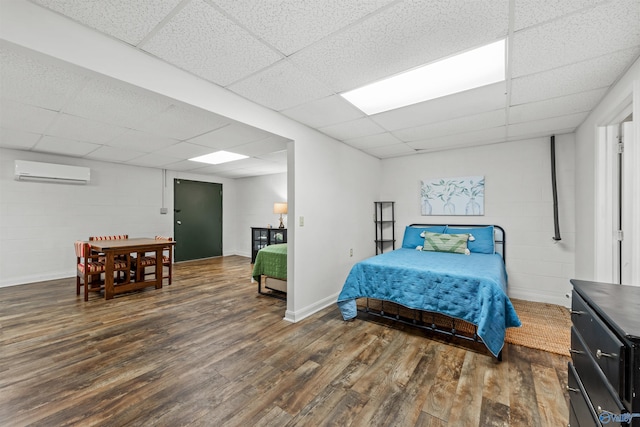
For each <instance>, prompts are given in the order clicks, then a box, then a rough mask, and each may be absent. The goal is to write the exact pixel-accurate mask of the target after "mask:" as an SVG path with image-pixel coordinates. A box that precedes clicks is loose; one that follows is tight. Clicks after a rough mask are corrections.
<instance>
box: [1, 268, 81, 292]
mask: <svg viewBox="0 0 640 427" xmlns="http://www.w3.org/2000/svg"><path fill="white" fill-rule="evenodd" d="M69 277H75V272H74V271H56V272H53V273H46V274H34V275H30V276H20V277H12V278H10V279H0V288H5V287H8V286H17V285H26V284H29V283H35V282H45V281H47V280H58V279H66V278H69Z"/></svg>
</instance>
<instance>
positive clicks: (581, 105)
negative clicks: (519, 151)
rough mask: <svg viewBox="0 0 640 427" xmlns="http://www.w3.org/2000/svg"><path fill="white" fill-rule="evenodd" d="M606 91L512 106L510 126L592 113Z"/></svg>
mask: <svg viewBox="0 0 640 427" xmlns="http://www.w3.org/2000/svg"><path fill="white" fill-rule="evenodd" d="M606 91H607V89H606V88H602V89H596V90H591V91H588V92H580V93H576V94H572V95H568V96H561V97H559V98H551V99H545V100H544V101H538V102H531V103H528V104H520V105H515V106H512V107H510V108H509V124H514V123H522V122H528V121H532V120H539V119H546V118H551V117H556V116H564V115H568V114H574V113H579V112H585V111H591V109H592V108H593V107H595V106H596V105H597V104H598V102H599V101H600V100H601V99H602V97H603V96H604V94H605V93H606Z"/></svg>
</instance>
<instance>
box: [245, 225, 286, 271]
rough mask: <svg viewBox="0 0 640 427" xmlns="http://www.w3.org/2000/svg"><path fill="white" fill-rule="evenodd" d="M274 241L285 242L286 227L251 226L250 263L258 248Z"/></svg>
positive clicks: (254, 259)
mask: <svg viewBox="0 0 640 427" xmlns="http://www.w3.org/2000/svg"><path fill="white" fill-rule="evenodd" d="M276 243H287V229H286V228H266V227H251V264H253V263H254V262H255V261H256V256H257V255H258V251H259V250H260V249H262V248H264V247H265V246H269V245H275V244H276Z"/></svg>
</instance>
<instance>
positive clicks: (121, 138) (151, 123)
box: [0, 0, 640, 178]
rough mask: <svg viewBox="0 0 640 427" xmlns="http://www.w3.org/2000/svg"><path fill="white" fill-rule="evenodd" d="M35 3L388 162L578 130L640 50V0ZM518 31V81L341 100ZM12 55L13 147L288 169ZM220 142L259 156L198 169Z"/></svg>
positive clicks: (200, 125)
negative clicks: (387, 101)
mask: <svg viewBox="0 0 640 427" xmlns="http://www.w3.org/2000/svg"><path fill="white" fill-rule="evenodd" d="M30 1H31V2H32V3H34V4H37V5H40V6H42V7H44V8H48V9H50V10H51V11H53V12H54V13H59V14H62V15H65V16H67V17H69V18H70V19H73V20H75V21H77V22H79V23H81V24H83V25H85V26H87V27H89V28H91V29H93V30H94V31H99V32H103V33H105V34H107V35H108V36H110V37H113V38H116V39H119V40H121V41H122V42H123V43H127V44H129V45H131V46H132V48H134V49H138V50H140V51H141V52H144V53H145V54H150V55H153V56H156V57H158V58H159V59H161V60H163V61H166V62H168V63H170V64H172V65H174V66H176V67H178V68H181V69H183V70H185V71H187V72H189V73H192V74H194V75H196V76H198V77H200V78H203V79H205V80H208V81H210V82H211V83H212V84H216V85H219V86H222V87H225V88H227V89H228V90H230V91H233V92H235V93H237V94H238V95H240V96H242V97H244V98H247V99H249V100H251V101H253V102H256V103H258V104H261V105H263V106H265V107H267V108H270V109H273V110H275V111H279V112H281V113H282V114H284V115H286V116H287V117H289V118H291V119H293V120H296V121H299V122H301V123H303V124H306V125H307V126H309V127H312V128H316V129H318V130H319V131H320V132H323V133H326V134H327V135H329V136H332V137H334V138H336V139H338V140H341V141H343V142H344V143H346V144H349V145H351V146H353V147H355V148H357V149H359V150H362V151H364V152H366V153H369V154H371V155H373V156H376V157H379V158H386V157H394V156H405V155H411V154H415V153H420V152H423V151H434V150H444V149H449V148H458V147H466V146H475V145H483V144H492V143H497V142H503V141H507V140H517V139H526V138H533V137H538V136H545V135H551V134H554V133H556V134H557V133H564V132H572V131H573V130H575V128H576V127H577V126H578V125H579V124H580V123H581V122H582V121H583V120H584V118H585V117H586V115H587V114H588V112H589V111H590V110H591V109H592V108H593V107H594V106H595V105H597V103H598V102H599V101H600V100H601V99H602V96H604V94H605V93H606V91H607V88H608V87H609V86H610V85H611V84H612V83H614V82H615V81H616V79H617V78H618V77H619V76H620V75H621V74H622V73H623V72H624V71H625V70H626V69H627V68H628V67H629V66H630V65H631V64H632V63H633V62H634V61H635V60H636V59H637V58H638V56H639V55H640V25H638V22H640V0H547V1H543V2H541V1H539V0H478V1H473V2H470V1H468V0H451V1H447V2H426V1H423V0H281V1H277V2H275V1H254V0H167V1H158V0H139V1H136V2H131V1H127V0H105V1H100V2H92V1H87V0H30ZM510 8H512V9H511V10H510ZM507 36H510V37H509V39H508V43H509V57H508V59H509V67H508V69H507V71H508V75H507V81H506V82H503V83H497V84H493V85H489V86H486V87H483V88H478V89H473V90H469V91H466V92H463V93H459V94H454V95H450V96H446V97H442V98H439V99H435V100H431V101H426V102H423V103H419V104H416V105H412V106H407V107H404V108H400V109H397V110H393V111H388V112H383V113H379V114H375V115H372V116H366V115H365V114H364V113H363V112H361V111H360V110H358V109H357V108H355V107H354V106H352V105H351V104H350V103H348V102H347V101H345V100H344V99H343V98H342V97H340V96H338V95H339V94H340V93H341V92H343V91H346V90H349V89H354V88H357V87H360V86H362V85H364V84H367V83H370V82H372V81H375V80H378V79H380V78H382V77H387V76H390V75H393V74H396V73H398V72H401V71H404V70H406V69H410V68H413V67H416V66H419V65H422V64H424V63H427V62H431V61H435V60H437V59H440V58H444V57H447V56H451V55H454V54H457V53H460V52H463V51H466V50H469V49H472V48H474V47H478V46H480V45H483V44H486V43H489V42H492V41H495V40H498V39H500V38H504V37H507ZM0 61H1V62H0V64H1V65H2V72H1V73H0V74H1V80H0V82H1V83H2V85H1V87H0V97H1V98H0V100H1V103H0V104H1V105H0V107H1V109H0V112H1V113H2V117H0V126H1V132H0V146H1V147H10V148H18V149H26V150H33V151H46V152H54V153H59V154H65V155H72V156H79V157H87V158H92V159H100V160H105V161H113V162H119V163H128V164H134V165H141V166H149V167H161V168H168V169H174V170H180V171H197V172H198V173H212V174H217V175H221V176H226V177H231V178H234V177H243V176H252V175H260V174H266V173H277V172H282V171H284V170H286V152H285V150H286V144H287V140H286V139H284V138H281V137H278V136H275V135H271V134H269V133H267V132H264V131H261V130H257V129H253V128H251V127H249V126H246V125H244V124H241V123H236V122H234V121H232V120H229V119H227V118H225V117H222V116H219V115H216V114H213V113H209V112H206V111H203V110H200V109H198V108H195V107H193V106H189V105H185V104H183V103H180V102H177V101H175V100H172V99H168V98H164V97H161V96H158V95H156V94H152V93H150V92H148V91H145V90H142V89H140V88H137V87H133V86H131V85H127V84H124V83H122V82H118V81H115V80H112V79H107V78H105V77H103V76H99V75H97V74H93V73H89V72H87V71H84V70H80V69H78V68H77V67H73V66H71V65H69V64H66V63H63V62H62V61H58V60H56V59H52V58H46V57H44V56H42V55H38V54H35V53H33V52H30V51H28V50H26V49H24V48H21V47H18V46H15V45H13V44H11V43H8V42H2V41H0ZM215 149H227V150H230V151H236V152H239V153H242V154H245V155H248V156H250V157H251V158H250V159H246V160H241V161H236V162H232V163H229V164H227V165H218V166H207V165H205V164H198V163H194V162H189V161H188V160H186V159H188V158H190V157H193V156H196V155H201V154H206V153H209V152H211V151H213V150H215ZM271 153H273V154H271Z"/></svg>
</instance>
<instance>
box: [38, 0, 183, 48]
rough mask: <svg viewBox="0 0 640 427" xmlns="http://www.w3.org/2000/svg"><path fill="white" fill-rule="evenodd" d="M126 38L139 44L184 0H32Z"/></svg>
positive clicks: (118, 36)
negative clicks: (88, 0)
mask: <svg viewBox="0 0 640 427" xmlns="http://www.w3.org/2000/svg"><path fill="white" fill-rule="evenodd" d="M32 1H33V2H34V3H37V4H40V5H42V6H44V7H47V8H49V9H51V10H55V11H57V12H59V13H61V14H63V15H66V16H68V17H70V18H72V19H74V20H76V21H78V22H80V23H82V24H85V25H87V26H89V27H91V28H95V29H96V30H98V31H101V32H103V33H106V34H110V35H112V36H114V37H116V38H119V39H121V40H124V41H125V42H127V43H129V44H132V45H136V44H138V43H139V42H140V41H141V40H142V39H143V38H144V37H145V36H146V35H147V34H148V33H149V32H150V31H151V30H152V29H153V28H154V27H155V26H156V25H158V24H159V23H160V21H162V19H164V17H165V16H166V15H167V14H168V13H169V12H170V11H171V9H173V8H174V7H175V6H176V5H178V3H180V1H181V0H163V1H153V0H136V1H130V0H108V1H107V0H103V1H90V2H87V1H84V0H32Z"/></svg>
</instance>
